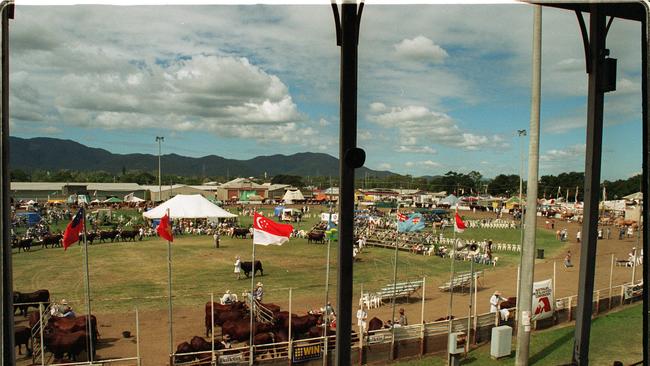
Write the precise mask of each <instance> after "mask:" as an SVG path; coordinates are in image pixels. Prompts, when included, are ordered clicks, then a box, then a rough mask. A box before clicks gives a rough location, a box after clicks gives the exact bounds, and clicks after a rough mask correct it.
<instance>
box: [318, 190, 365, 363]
mask: <svg viewBox="0 0 650 366" xmlns="http://www.w3.org/2000/svg"><path fill="white" fill-rule="evenodd" d="M329 206H330V207H329V216H328V219H327V221H328V225H327V226H328V227H329V226H330V225H329V223H331V222H332V202H331V201H330V204H329ZM329 229H330V230H331V228H329ZM331 243H332V235H331V233H330V235H328V236H327V266H326V269H325V329H324V330H323V334H324V335H325V350H324V357H323V365H327V361H328V360H327V348H328V347H327V346H328V345H329V344H328V341H327V330H328V328H329V320H330V316H329V312H328V309H327V304H328V303H329V296H330V292H329V291H330V246H331ZM361 295H362V296H363V293H362V294H361ZM362 336H363V335H362Z"/></svg>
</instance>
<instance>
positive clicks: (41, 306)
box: [32, 303, 45, 366]
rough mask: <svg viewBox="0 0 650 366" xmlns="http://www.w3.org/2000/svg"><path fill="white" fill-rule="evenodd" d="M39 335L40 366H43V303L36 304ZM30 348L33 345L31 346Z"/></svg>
mask: <svg viewBox="0 0 650 366" xmlns="http://www.w3.org/2000/svg"><path fill="white" fill-rule="evenodd" d="M38 316H39V318H38V323H39V335H40V337H41V366H42V365H45V343H44V339H43V303H39V304H38ZM32 348H34V345H33V344H32Z"/></svg>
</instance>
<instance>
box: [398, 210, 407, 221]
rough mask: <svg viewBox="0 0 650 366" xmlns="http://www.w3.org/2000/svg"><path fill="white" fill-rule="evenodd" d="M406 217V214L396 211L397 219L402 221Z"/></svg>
mask: <svg viewBox="0 0 650 366" xmlns="http://www.w3.org/2000/svg"><path fill="white" fill-rule="evenodd" d="M407 219H408V216H406V215H404V214H403V213H399V212H398V213H397V221H400V222H404V221H406V220H407Z"/></svg>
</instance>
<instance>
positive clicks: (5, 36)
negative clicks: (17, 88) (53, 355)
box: [0, 1, 16, 365]
mask: <svg viewBox="0 0 650 366" xmlns="http://www.w3.org/2000/svg"><path fill="white" fill-rule="evenodd" d="M0 6H1V8H0V16H1V17H2V36H1V37H2V38H1V39H2V55H1V59H2V90H1V93H2V99H1V101H0V103H1V105H0V108H1V112H0V115H1V117H2V127H1V128H2V131H1V133H2V137H1V138H0V144H1V145H2V146H0V154H2V158H1V161H2V166H1V167H0V175H1V177H0V178H1V179H2V192H1V196H2V211H1V212H2V213H1V214H0V215H2V217H1V220H0V231H1V232H2V250H1V255H2V259H1V261H0V267H1V268H0V269H1V270H0V276H2V289H1V291H0V297H2V315H1V316H0V323H1V324H0V327H1V328H2V348H0V353H1V354H2V356H1V358H2V362H1V363H2V364H3V365H13V364H15V362H16V359H15V351H16V349H15V347H14V307H13V278H12V265H11V235H10V232H11V225H10V222H9V220H10V215H11V212H10V209H9V208H10V201H9V200H10V198H9V189H10V188H9V19H13V18H14V2H13V1H3V2H2V3H1V5H0Z"/></svg>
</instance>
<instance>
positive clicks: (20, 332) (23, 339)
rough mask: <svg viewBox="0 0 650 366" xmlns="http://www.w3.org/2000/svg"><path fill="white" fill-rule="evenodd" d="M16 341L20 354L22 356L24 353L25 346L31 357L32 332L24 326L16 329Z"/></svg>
mask: <svg viewBox="0 0 650 366" xmlns="http://www.w3.org/2000/svg"><path fill="white" fill-rule="evenodd" d="M14 339H15V340H16V347H18V354H19V355H22V354H23V353H22V352H21V348H22V345H23V344H24V345H25V349H26V350H27V354H28V355H31V354H32V350H31V349H30V348H29V340H30V339H32V331H31V330H30V329H29V328H27V327H24V326H22V325H19V326H17V327H15V328H14Z"/></svg>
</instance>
